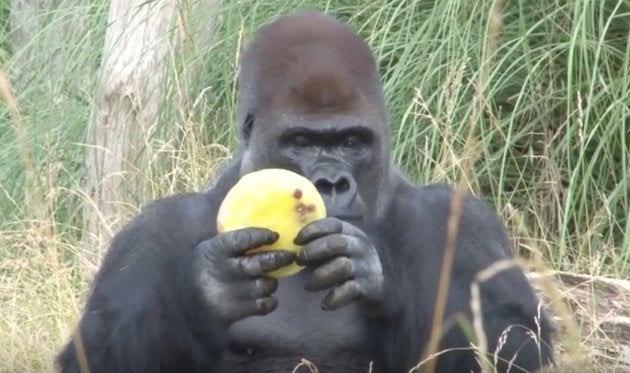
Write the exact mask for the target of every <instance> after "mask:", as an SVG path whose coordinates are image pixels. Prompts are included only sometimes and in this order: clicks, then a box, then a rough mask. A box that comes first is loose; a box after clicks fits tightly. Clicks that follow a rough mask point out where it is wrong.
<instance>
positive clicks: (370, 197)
mask: <svg viewBox="0 0 630 373" xmlns="http://www.w3.org/2000/svg"><path fill="white" fill-rule="evenodd" d="M239 85H240V86H239V89H240V90H239V106H238V111H237V125H238V133H239V137H240V140H241V143H242V144H243V160H242V169H241V173H242V174H245V173H248V172H251V171H255V170H258V169H261V168H267V167H280V168H286V169H289V170H292V171H295V172H297V173H299V174H302V175H304V176H306V177H307V178H309V179H310V180H311V181H312V182H313V183H314V184H315V186H316V187H317V188H318V189H319V191H320V193H321V194H322V196H323V197H324V200H325V202H326V208H327V210H328V213H329V215H331V216H337V217H340V218H346V219H361V218H364V217H368V218H376V217H378V216H380V215H381V214H382V213H383V211H382V210H383V206H387V204H388V199H389V195H390V194H391V192H390V190H391V188H392V187H393V185H392V183H393V177H391V176H390V173H391V172H392V170H391V165H390V156H389V145H390V144H389V123H388V114H387V109H386V107H385V102H384V99H383V93H382V87H381V83H380V77H379V74H378V69H377V65H376V62H375V59H374V57H373V55H372V53H371V52H370V49H369V48H368V46H367V44H366V43H365V42H364V41H363V40H362V39H361V38H360V37H359V36H358V35H357V34H355V33H354V32H353V31H352V30H351V29H350V28H348V27H347V26H346V25H345V24H343V23H341V22H339V21H337V20H335V19H333V18H331V17H329V16H326V15H324V14H321V13H317V12H311V11H305V12H299V13H294V14H292V15H289V16H284V17H281V18H278V19H276V20H275V21H274V22H272V23H271V24H269V25H267V26H265V27H263V28H262V29H261V30H260V31H259V32H258V33H257V34H256V35H255V36H254V38H253V40H252V41H251V42H250V44H249V46H248V48H247V50H246V51H245V52H244V54H243V58H242V63H241V70H240V75H239Z"/></svg>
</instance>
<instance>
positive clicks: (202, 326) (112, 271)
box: [59, 194, 221, 373]
mask: <svg viewBox="0 0 630 373" xmlns="http://www.w3.org/2000/svg"><path fill="white" fill-rule="evenodd" d="M215 203H216V201H213V194H208V195H202V194H193V195H188V196H181V197H175V198H168V199H164V200H160V201H157V202H154V203H152V204H150V205H149V206H147V207H146V208H145V209H144V210H143V211H142V213H141V214H140V215H139V216H137V217H136V218H135V219H134V220H133V221H132V222H131V223H130V224H129V225H128V226H127V227H125V229H123V230H122V231H121V232H120V233H119V234H117V235H116V237H115V238H114V240H113V242H112V244H111V248H110V251H109V252H108V254H107V256H106V258H105V261H104V263H103V264H102V266H101V268H102V269H101V270H100V272H99V273H98V274H97V277H96V279H95V282H94V284H95V285H94V288H93V289H92V292H91V294H90V298H89V300H88V302H87V305H86V310H85V313H84V315H83V318H82V319H81V322H80V324H79V330H80V332H81V333H80V335H81V342H82V347H81V348H80V349H79V350H78V351H82V350H83V351H85V353H86V359H87V363H88V365H89V367H90V372H92V373H101V372H160V371H168V369H166V370H165V368H167V367H172V366H178V367H182V366H183V365H182V364H184V366H185V364H186V363H190V364H192V363H193V362H195V363H196V364H197V365H200V366H206V367H212V366H214V365H215V363H216V361H217V358H218V355H217V353H218V352H219V351H220V350H219V348H218V345H219V344H220V336H221V335H220V333H218V331H217V330H216V328H215V327H214V325H213V322H212V320H210V318H209V317H208V315H207V314H206V313H205V312H200V310H202V309H203V305H202V304H201V299H200V297H199V296H198V295H197V294H196V293H195V291H196V287H195V286H193V279H192V271H191V268H192V266H191V260H192V251H193V248H194V247H195V246H196V245H197V244H198V243H200V242H201V241H202V240H204V239H207V238H209V237H211V236H213V235H214V234H215V231H214V224H213V223H214V222H213V220H214V218H213V214H212V213H211V212H212V211H214V208H213V205H214V204H215ZM76 341H77V342H78V340H76ZM81 360H82V356H77V350H76V349H75V345H73V343H72V342H71V343H69V344H68V346H66V348H65V350H64V351H63V352H62V354H61V356H60V357H59V364H60V366H61V368H62V372H66V373H71V372H72V373H74V372H79V371H81V369H80V366H79V362H80V361H81ZM186 367H187V368H188V369H184V370H186V371H196V370H195V368H197V367H193V366H186ZM210 371H211V370H210Z"/></svg>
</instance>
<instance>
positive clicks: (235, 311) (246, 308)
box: [224, 297, 278, 320]
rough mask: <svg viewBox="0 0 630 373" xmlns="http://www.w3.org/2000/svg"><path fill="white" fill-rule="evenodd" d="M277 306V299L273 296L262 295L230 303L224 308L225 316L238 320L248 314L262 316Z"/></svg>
mask: <svg viewBox="0 0 630 373" xmlns="http://www.w3.org/2000/svg"><path fill="white" fill-rule="evenodd" d="M277 307H278V299H276V298H275V297H263V298H258V299H248V300H242V301H237V302H234V303H230V305H229V306H227V307H226V308H225V310H224V312H225V318H226V319H230V320H240V319H243V318H245V317H248V316H254V315H258V316H263V315H266V314H268V313H270V312H271V311H273V310H275V309H276V308H277Z"/></svg>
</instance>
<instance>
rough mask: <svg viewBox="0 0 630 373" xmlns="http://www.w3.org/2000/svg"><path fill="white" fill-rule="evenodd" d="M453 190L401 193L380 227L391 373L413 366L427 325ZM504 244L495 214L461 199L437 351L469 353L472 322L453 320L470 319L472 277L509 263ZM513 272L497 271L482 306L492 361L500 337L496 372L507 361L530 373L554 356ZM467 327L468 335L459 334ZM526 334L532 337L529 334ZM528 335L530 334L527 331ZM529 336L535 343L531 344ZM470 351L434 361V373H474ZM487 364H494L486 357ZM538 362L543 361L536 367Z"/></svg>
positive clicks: (543, 321) (520, 277) (532, 300)
mask: <svg viewBox="0 0 630 373" xmlns="http://www.w3.org/2000/svg"><path fill="white" fill-rule="evenodd" d="M452 196H453V192H452V189H450V188H448V187H445V186H431V187H424V188H420V189H418V188H415V187H413V186H410V185H405V186H403V187H402V188H401V190H399V193H398V194H397V197H396V199H395V201H394V202H393V205H392V210H391V214H390V216H389V217H388V219H387V221H386V222H385V224H384V225H382V226H381V229H382V231H381V234H380V236H381V237H384V238H385V242H386V246H383V245H379V246H382V247H387V250H389V251H391V252H382V253H381V257H382V259H383V266H384V272H385V274H386V279H385V281H386V284H385V289H387V291H386V292H385V293H386V294H385V296H386V299H385V304H386V307H389V308H390V309H389V310H388V311H387V313H389V315H392V316H393V317H390V318H388V319H387V320H385V321H383V322H384V323H387V324H386V325H384V328H383V329H382V330H383V332H384V333H385V335H386V338H385V339H384V340H383V343H382V345H381V347H382V349H383V352H384V354H385V356H384V358H385V360H386V361H387V362H388V365H389V366H390V367H395V371H403V368H404V369H405V371H407V369H409V368H410V367H412V366H414V365H416V364H417V363H418V362H419V356H421V354H422V353H423V351H422V348H423V346H426V343H427V342H428V339H429V333H430V330H431V323H432V320H433V313H434V304H435V299H436V293H437V289H438V283H439V271H440V269H441V267H442V259H443V253H444V247H445V242H446V240H445V238H446V234H447V232H446V229H447V220H448V216H449V211H450V203H451V197H452ZM509 247H510V246H509V241H508V238H507V235H506V232H505V230H504V226H503V224H502V222H501V221H500V219H499V217H498V216H497V215H496V214H495V213H494V212H493V211H492V210H490V209H489V208H488V207H487V206H486V205H485V204H483V203H482V202H481V201H479V200H477V199H476V198H474V197H470V196H469V197H467V198H466V199H465V202H464V207H463V212H462V216H461V220H460V223H459V238H458V241H457V246H456V253H455V260H454V263H453V269H452V276H451V279H450V286H449V292H448V296H447V304H446V312H445V323H444V327H445V328H447V331H446V333H445V335H444V337H443V338H442V343H441V345H440V347H439V350H440V351H444V350H446V349H469V348H470V346H471V343H470V341H471V339H470V338H469V337H470V334H465V333H468V332H469V331H470V330H472V329H470V325H471V324H468V325H463V328H462V324H461V323H459V324H458V320H457V318H458V316H465V318H466V319H467V320H468V322H470V320H472V319H471V313H470V300H471V294H470V285H471V283H472V282H473V281H474V279H475V275H476V274H477V273H478V272H480V271H482V270H484V269H486V268H488V267H490V266H491V265H492V264H493V263H494V262H496V261H501V260H504V259H510V258H511V253H510V249H509ZM538 306H539V303H538V300H537V299H536V297H535V296H534V294H533V291H532V289H531V287H530V285H529V283H528V281H527V279H526V277H525V275H524V273H523V272H522V271H521V270H520V269H519V268H511V269H508V270H504V271H502V272H500V273H498V274H497V275H496V276H495V277H493V278H492V279H490V280H489V281H487V282H485V283H483V284H482V285H481V307H482V314H483V320H484V329H485V333H486V339H487V341H488V344H489V346H488V352H489V353H490V354H491V356H490V359H493V358H494V357H493V356H492V355H494V354H495V351H496V349H497V342H498V340H499V339H500V338H501V336H502V335H503V334H504V333H506V336H507V339H505V340H504V341H503V342H502V344H501V349H500V350H499V352H498V354H496V355H497V357H498V359H499V365H498V366H497V370H498V371H499V372H504V371H506V364H501V360H505V361H510V360H512V367H511V369H512V370H510V372H519V370H518V369H516V368H515V367H517V366H520V367H522V368H524V369H525V370H526V371H532V370H535V369H536V368H538V367H539V366H541V365H544V363H546V362H547V361H549V360H551V359H552V352H551V351H550V350H549V348H548V346H549V343H548V342H549V341H550V329H551V327H550V325H549V324H550V323H549V320H548V318H547V316H546V315H545V314H544V312H542V311H540V310H539V307H538ZM465 329H468V331H467V332H464V331H463V330H465ZM530 331H531V332H530ZM531 333H533V334H531ZM534 336H535V338H540V341H539V342H537V341H535V340H534ZM474 359H475V356H474V354H473V353H471V352H470V350H469V351H461V350H460V351H459V352H458V351H453V352H449V353H446V354H444V355H443V358H441V359H440V360H439V363H438V366H437V371H440V372H451V371H453V372H454V371H464V370H465V371H468V370H467V369H465V368H468V369H475V371H476V370H477V368H474V367H477V365H476V363H475V360H474ZM491 361H492V360H491ZM541 361H543V362H544V363H543V364H541Z"/></svg>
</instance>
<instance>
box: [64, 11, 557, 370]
mask: <svg viewBox="0 0 630 373" xmlns="http://www.w3.org/2000/svg"><path fill="white" fill-rule="evenodd" d="M236 121H237V126H238V136H239V143H240V149H239V151H238V152H237V153H236V154H235V156H234V158H233V160H232V161H231V162H230V163H229V164H228V165H226V168H225V169H224V170H223V172H222V173H221V175H220V176H219V177H218V178H217V179H216V180H215V181H214V184H213V185H212V186H211V187H210V188H209V189H207V190H205V191H202V192H196V193H188V194H182V195H177V196H170V197H166V198H162V199H159V200H157V201H153V202H151V203H149V204H148V205H147V206H145V207H144V208H143V210H142V211H141V212H140V213H139V214H138V215H137V216H136V217H135V218H134V219H132V220H131V221H130V222H129V223H128V224H127V225H126V226H125V227H124V228H123V229H122V230H121V231H120V232H118V233H117V234H116V235H115V237H114V238H113V240H112V243H111V246H110V247H109V250H108V252H107V254H106V256H105V258H104V259H103V262H102V265H101V268H100V269H99V271H98V273H97V275H96V277H95V279H94V283H93V286H92V288H91V291H90V295H89V297H88V300H87V305H86V308H85V311H84V313H83V315H82V317H81V319H80V322H79V326H78V329H77V331H76V332H75V333H74V334H73V338H72V340H71V341H69V342H68V344H67V345H66V346H65V348H64V349H63V350H62V351H61V352H60V354H59V356H58V357H57V360H56V361H57V365H58V367H59V368H60V371H61V372H63V373H75V372H88V371H89V372H91V373H105V372H107V373H167V372H169V373H177V372H187V373H192V372H204V373H211V372H292V371H296V372H303V371H312V370H311V369H313V365H314V366H315V367H316V368H317V369H318V371H319V372H349V373H352V372H366V373H367V372H396V373H398V372H408V371H409V370H411V369H413V368H414V367H415V366H416V365H418V363H419V362H421V361H422V360H423V359H425V358H427V356H426V350H427V346H428V344H429V340H430V339H431V333H432V325H433V317H434V308H435V304H436V298H437V296H438V287H439V282H440V268H441V266H442V260H443V258H444V253H445V244H446V240H447V224H448V219H449V215H450V213H451V211H452V210H451V200H452V197H453V195H454V190H453V189H452V188H450V187H448V186H445V185H429V186H416V185H414V184H412V183H411V182H410V181H408V180H407V178H406V177H405V176H404V175H403V174H402V172H401V171H400V170H399V169H397V167H396V166H395V165H394V162H393V161H392V158H391V157H390V144H389V143H390V134H389V122H388V113H387V109H386V105H385V100H384V98H383V92H382V86H381V83H380V76H379V73H378V68H377V64H376V61H375V58H374V56H373V55H372V53H371V51H370V49H369V47H368V46H367V44H366V43H365V42H364V41H363V40H362V39H361V38H360V37H359V36H358V35H357V34H356V33H354V32H353V31H352V30H351V29H350V28H349V27H348V26H347V25H345V24H344V23H342V22H340V21H338V20H336V19H334V18H332V17H331V16H328V15H325V14H321V13H319V12H315V11H299V12H296V13H293V14H290V15H285V16H281V17H279V18H277V19H276V20H275V21H273V22H271V23H270V24H268V25H266V26H264V27H262V28H261V29H260V30H259V32H258V33H257V34H256V35H255V37H254V38H253V40H252V41H251V42H250V43H249V45H248V48H247V49H246V51H245V52H244V54H243V56H242V60H241V68H240V72H239V96H238V108H237V112H236ZM270 167H276V168H285V169H288V170H291V171H294V172H297V173H299V174H301V175H304V176H305V177H307V178H308V179H310V180H311V181H312V182H313V184H314V185H315V186H316V187H317V189H318V191H319V192H320V194H321V195H322V197H323V198H324V201H325V204H326V210H327V211H328V216H327V217H326V218H323V219H319V220H317V221H315V222H312V223H310V224H309V225H307V226H306V227H304V228H303V229H302V230H301V231H300V232H299V234H298V235H297V236H296V238H295V242H296V243H297V244H299V245H302V246H303V250H302V251H301V252H300V253H299V254H297V255H295V254H293V253H291V252H289V251H277V252H270V253H269V252H268V253H258V254H251V255H249V254H245V252H246V251H248V250H250V249H252V248H255V247H258V246H260V245H263V244H269V243H272V242H274V241H275V240H276V239H277V237H278V235H277V233H276V232H273V231H270V230H267V229H263V228H257V227H252V228H247V229H241V230H236V231H232V232H227V233H221V234H218V233H217V230H216V215H217V210H218V207H219V205H220V203H221V202H222V199H223V198H224V196H225V195H226V193H227V192H228V190H229V189H230V188H231V187H232V186H233V185H234V184H235V183H236V182H237V181H238V180H239V178H240V177H241V176H242V175H244V174H247V173H249V172H252V171H255V170H259V169H263V168H270ZM459 227H460V228H459V231H458V236H457V238H456V240H455V241H456V247H455V252H454V253H455V254H454V259H453V264H452V271H451V273H450V274H449V276H450V277H449V282H448V283H449V286H448V288H447V290H448V292H447V293H446V294H447V297H446V301H445V308H444V314H443V315H444V318H443V319H444V322H443V323H442V324H441V325H442V329H441V330H439V333H440V336H439V340H438V342H439V343H438V345H437V347H438V351H439V353H436V354H432V355H431V356H429V358H431V359H435V360H433V361H434V362H435V371H436V372H440V373H455V372H458V373H459V372H471V371H472V372H479V371H480V370H481V368H480V364H479V361H480V360H482V359H488V360H489V361H490V362H492V363H493V364H496V369H497V371H499V372H507V371H510V372H524V371H526V372H529V371H535V370H537V369H540V368H542V367H545V366H548V365H550V364H553V352H552V350H553V349H552V345H551V336H552V334H553V333H552V326H551V323H550V319H549V318H548V316H547V315H545V313H544V312H543V311H542V310H541V307H540V304H539V300H538V299H537V298H536V296H535V294H534V292H533V289H532V288H531V287H530V284H529V283H528V281H527V279H526V276H525V274H524V273H523V271H522V270H521V269H520V268H519V267H517V266H514V267H510V268H509V269H507V270H504V271H501V272H500V273H498V274H497V275H496V276H494V277H493V278H491V279H490V280H488V281H486V282H483V284H482V285H481V286H480V295H479V297H478V298H476V299H478V300H479V303H480V305H481V312H482V316H483V317H482V323H483V324H482V325H483V331H484V333H483V335H484V337H485V340H486V341H487V348H486V349H485V350H484V351H487V356H480V353H479V351H480V350H479V349H475V348H474V343H476V342H475V341H476V339H475V335H476V334H475V333H474V332H471V331H473V330H476V329H475V328H472V327H471V325H472V321H473V317H472V315H473V313H472V310H471V307H472V306H471V299H472V296H471V284H472V283H473V282H474V281H475V276H476V275H477V274H478V273H479V272H480V271H482V270H484V269H486V268H488V267H490V266H491V265H492V264H493V263H497V262H499V261H504V260H510V259H511V249H510V246H509V242H508V237H507V233H506V230H505V228H504V226H503V223H502V222H501V221H500V219H499V217H498V215H497V214H495V213H494V212H493V211H492V210H491V209H490V208H489V207H488V206H486V205H485V204H484V203H482V202H481V201H480V200H479V199H477V198H475V197H473V196H470V195H467V196H466V197H465V198H464V201H463V207H462V213H461V217H460V223H459ZM294 261H296V262H297V263H298V264H300V265H302V266H304V267H305V268H304V270H302V271H301V272H299V273H298V274H295V275H293V276H290V277H286V278H282V279H279V280H278V279H275V278H271V277H269V276H266V275H265V274H266V273H267V272H269V271H272V270H275V269H278V268H280V267H283V266H285V265H287V264H289V263H292V262H294ZM423 366H425V365H423ZM423 366H420V367H418V368H417V369H416V370H415V371H417V372H421V371H424V370H423ZM301 369H303V370H301Z"/></svg>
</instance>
